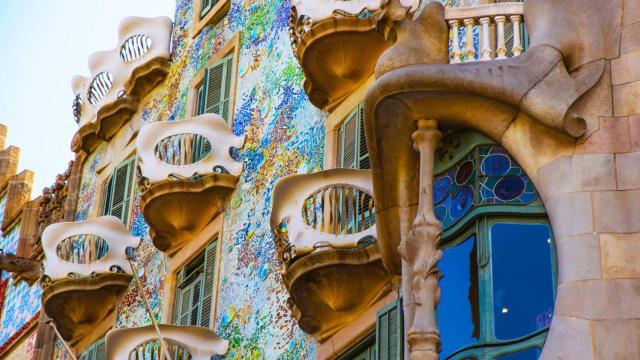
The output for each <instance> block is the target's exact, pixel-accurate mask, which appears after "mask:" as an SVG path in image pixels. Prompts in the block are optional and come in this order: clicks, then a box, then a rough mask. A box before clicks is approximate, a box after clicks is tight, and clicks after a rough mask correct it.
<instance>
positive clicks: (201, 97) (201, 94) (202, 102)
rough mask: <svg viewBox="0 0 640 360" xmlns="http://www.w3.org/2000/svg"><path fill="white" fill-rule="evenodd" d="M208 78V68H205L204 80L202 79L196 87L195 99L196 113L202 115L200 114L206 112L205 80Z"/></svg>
mask: <svg viewBox="0 0 640 360" xmlns="http://www.w3.org/2000/svg"><path fill="white" fill-rule="evenodd" d="M208 79H209V69H205V70H204V80H202V84H201V85H200V87H199V88H198V99H197V109H196V110H197V111H196V115H202V114H204V113H206V105H207V101H206V99H207V97H206V90H207V82H208V81H207V80H208Z"/></svg>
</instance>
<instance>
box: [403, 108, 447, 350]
mask: <svg viewBox="0 0 640 360" xmlns="http://www.w3.org/2000/svg"><path fill="white" fill-rule="evenodd" d="M441 136H442V134H441V133H440V131H438V122H437V121H436V120H418V130H416V132H414V133H413V135H412V138H413V148H414V149H415V150H416V151H419V152H420V189H419V191H420V193H419V194H420V195H419V196H420V197H419V200H418V210H417V215H416V219H415V220H414V223H413V229H412V230H411V232H409V234H408V235H407V236H406V237H404V238H403V239H402V240H401V241H400V246H399V247H398V251H399V252H400V255H402V258H403V259H404V261H405V262H406V264H407V266H405V267H404V268H405V269H408V274H404V276H408V277H409V278H410V284H411V289H410V290H411V292H412V294H413V297H414V301H415V312H414V315H413V321H412V322H411V324H412V325H411V328H410V329H409V332H408V334H407V335H408V339H407V341H408V343H409V352H410V355H409V358H410V359H411V360H437V359H438V353H439V352H440V332H439V331H438V326H437V324H436V316H435V310H436V306H438V301H439V300H440V288H439V286H438V280H440V277H441V274H440V271H439V270H438V267H437V265H438V261H440V258H441V257H442V251H440V250H439V249H438V244H439V243H440V238H441V236H442V225H441V224H440V221H438V219H436V216H435V214H434V213H433V164H434V157H435V151H436V147H437V146H438V143H439V142H440V138H441Z"/></svg>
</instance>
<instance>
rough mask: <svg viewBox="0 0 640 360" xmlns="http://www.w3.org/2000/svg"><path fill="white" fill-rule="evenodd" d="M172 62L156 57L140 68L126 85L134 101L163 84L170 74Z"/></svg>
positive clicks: (135, 70)
mask: <svg viewBox="0 0 640 360" xmlns="http://www.w3.org/2000/svg"><path fill="white" fill-rule="evenodd" d="M170 68H171V61H169V60H167V59H165V58H163V57H156V58H153V59H151V60H149V61H147V62H146V63H144V64H142V65H140V66H138V67H137V68H135V69H134V70H133V72H132V73H131V77H130V78H129V80H127V82H126V83H125V85H124V87H125V89H126V92H127V95H128V96H130V97H132V98H134V99H142V98H144V97H145V96H146V95H147V94H149V93H150V92H151V91H152V90H153V89H155V88H156V87H157V86H158V85H160V84H162V82H164V80H165V79H166V77H167V75H168V74H169V69H170Z"/></svg>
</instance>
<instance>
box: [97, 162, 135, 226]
mask: <svg viewBox="0 0 640 360" xmlns="http://www.w3.org/2000/svg"><path fill="white" fill-rule="evenodd" d="M137 164H138V162H137V157H136V156H135V155H131V156H128V157H126V158H125V160H123V161H121V162H119V163H118V164H117V165H115V166H114V168H113V169H112V170H111V171H110V172H108V173H107V174H108V176H106V179H104V180H103V183H102V200H101V202H100V207H99V210H98V211H99V215H100V216H108V215H112V214H111V211H112V210H113V207H112V206H110V208H109V211H107V206H108V202H109V201H111V199H112V196H113V191H114V188H115V186H114V188H111V180H112V179H113V178H114V176H115V175H116V173H117V172H118V170H120V169H121V168H123V167H125V166H129V165H130V166H131V168H130V169H129V170H128V172H127V181H128V184H127V189H126V194H125V200H124V202H125V204H124V205H123V209H122V212H123V217H124V219H121V220H122V223H123V224H124V225H125V226H127V227H128V226H129V222H130V220H131V219H130V217H131V208H132V206H133V203H134V199H133V197H134V195H135V189H136V181H135V180H136V174H135V170H136V166H137ZM107 192H109V194H107ZM112 216H115V215H112Z"/></svg>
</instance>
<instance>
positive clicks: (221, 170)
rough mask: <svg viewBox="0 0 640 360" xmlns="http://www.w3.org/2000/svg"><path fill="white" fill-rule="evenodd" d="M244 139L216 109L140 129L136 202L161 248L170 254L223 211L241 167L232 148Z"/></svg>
mask: <svg viewBox="0 0 640 360" xmlns="http://www.w3.org/2000/svg"><path fill="white" fill-rule="evenodd" d="M243 144H244V137H239V136H235V135H233V133H232V132H231V130H230V129H229V127H228V125H227V124H226V123H225V121H224V119H223V118H222V117H220V116H219V115H216V114H203V115H199V116H196V117H193V118H190V119H187V120H181V121H171V122H155V123H151V124H148V125H146V126H145V127H143V128H142V129H141V130H140V134H139V136H138V139H137V147H138V156H139V168H138V173H139V174H138V176H139V185H140V191H141V192H142V197H141V204H140V207H141V211H142V214H143V215H144V218H145V220H146V221H147V223H148V224H149V226H150V228H151V229H150V234H151V237H152V239H153V243H154V245H155V246H156V247H157V248H158V249H159V250H161V251H163V252H165V253H166V254H167V255H170V256H171V255H173V254H174V253H175V252H176V251H178V250H179V249H180V248H181V247H182V246H183V245H184V244H185V243H186V242H187V241H189V240H190V239H192V238H194V237H195V236H196V235H197V234H199V233H200V231H202V229H204V227H205V226H207V224H209V223H210V222H211V221H212V220H213V219H214V218H215V217H216V216H218V215H219V214H220V213H221V212H222V210H223V204H224V200H225V197H226V196H227V195H228V194H229V193H230V192H231V191H233V189H235V186H236V183H237V182H238V176H240V173H241V172H242V163H239V162H237V161H235V160H234V159H233V158H232V157H231V155H230V151H231V149H232V148H240V147H242V145H243Z"/></svg>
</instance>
